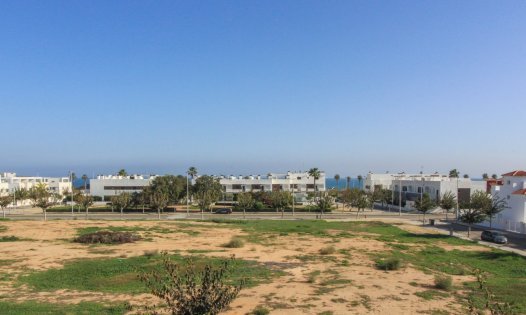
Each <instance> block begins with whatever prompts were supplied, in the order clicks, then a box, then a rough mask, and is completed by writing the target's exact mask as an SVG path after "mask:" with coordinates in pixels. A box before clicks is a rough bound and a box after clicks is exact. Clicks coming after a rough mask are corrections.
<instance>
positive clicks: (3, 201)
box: [0, 195, 13, 218]
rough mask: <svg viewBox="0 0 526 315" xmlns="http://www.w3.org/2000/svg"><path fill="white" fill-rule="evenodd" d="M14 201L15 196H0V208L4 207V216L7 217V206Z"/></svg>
mask: <svg viewBox="0 0 526 315" xmlns="http://www.w3.org/2000/svg"><path fill="white" fill-rule="evenodd" d="M11 202H13V197H12V196H10V195H7V196H2V197H0V208H1V209H2V217H3V218H5V208H7V206H9V204H10V203H11Z"/></svg>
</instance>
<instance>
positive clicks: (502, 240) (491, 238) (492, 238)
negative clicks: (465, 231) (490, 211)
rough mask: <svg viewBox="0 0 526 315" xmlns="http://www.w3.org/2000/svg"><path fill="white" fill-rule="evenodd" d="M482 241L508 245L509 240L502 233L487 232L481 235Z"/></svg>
mask: <svg viewBox="0 0 526 315" xmlns="http://www.w3.org/2000/svg"><path fill="white" fill-rule="evenodd" d="M480 239H481V240H483V241H488V242H493V243H497V244H506V243H508V239H507V238H506V236H505V235H504V234H502V232H499V231H491V230H486V231H483V232H482V234H480Z"/></svg>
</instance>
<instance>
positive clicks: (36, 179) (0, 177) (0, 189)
mask: <svg viewBox="0 0 526 315" xmlns="http://www.w3.org/2000/svg"><path fill="white" fill-rule="evenodd" d="M41 183H43V184H45V185H46V186H47V188H48V190H50V191H51V192H54V193H59V194H61V195H64V193H65V192H69V191H71V189H72V185H71V181H70V179H69V178H68V177H42V176H17V175H16V173H0V196H5V195H9V194H11V195H13V194H15V193H16V191H17V190H19V189H31V188H32V187H34V186H36V185H38V184H41ZM14 200H16V194H15V196H14ZM17 203H18V202H17ZM26 203H28V201H26ZM18 204H20V203H18Z"/></svg>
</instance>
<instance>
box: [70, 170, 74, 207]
mask: <svg viewBox="0 0 526 315" xmlns="http://www.w3.org/2000/svg"><path fill="white" fill-rule="evenodd" d="M69 183H70V184H71V195H70V200H69V201H70V202H71V215H72V216H74V215H75V213H74V209H73V171H69Z"/></svg>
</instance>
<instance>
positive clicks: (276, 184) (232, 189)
mask: <svg viewBox="0 0 526 315" xmlns="http://www.w3.org/2000/svg"><path fill="white" fill-rule="evenodd" d="M216 178H219V183H220V184H221V185H222V186H223V191H224V192H225V193H233V194H235V193H240V192H250V191H254V192H256V191H281V190H282V191H290V192H292V191H293V192H294V193H307V192H315V191H325V189H326V188H325V173H324V172H321V174H320V178H318V179H317V180H316V187H315V186H314V178H313V177H311V176H309V173H308V172H287V173H286V174H276V173H269V174H268V175H267V176H261V175H250V176H241V175H240V176H237V177H236V176H228V177H226V176H216Z"/></svg>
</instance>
